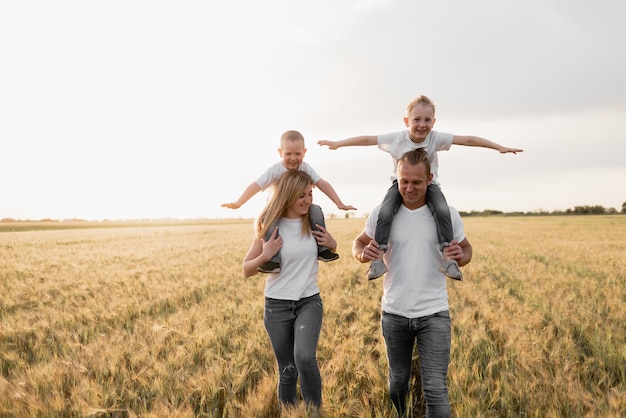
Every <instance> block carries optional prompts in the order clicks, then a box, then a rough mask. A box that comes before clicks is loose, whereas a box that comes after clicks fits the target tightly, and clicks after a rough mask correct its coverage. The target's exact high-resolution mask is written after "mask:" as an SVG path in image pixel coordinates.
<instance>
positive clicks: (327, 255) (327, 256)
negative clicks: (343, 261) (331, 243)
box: [317, 250, 339, 262]
mask: <svg viewBox="0 0 626 418" xmlns="http://www.w3.org/2000/svg"><path fill="white" fill-rule="evenodd" d="M338 258H339V254H337V253H334V252H332V251H331V250H324V251H322V252H320V253H318V254H317V259H318V260H320V261H325V262H329V261H335V260H336V259H338Z"/></svg>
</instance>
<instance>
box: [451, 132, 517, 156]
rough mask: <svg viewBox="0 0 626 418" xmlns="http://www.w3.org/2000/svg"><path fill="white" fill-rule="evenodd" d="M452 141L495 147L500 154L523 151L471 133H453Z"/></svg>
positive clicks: (468, 145)
mask: <svg viewBox="0 0 626 418" xmlns="http://www.w3.org/2000/svg"><path fill="white" fill-rule="evenodd" d="M452 143H453V144H455V145H465V146H467V147H482V148H491V149H495V150H496V151H498V152H500V153H501V154H505V153H507V152H512V153H513V154H517V153H518V152H523V151H524V150H523V149H518V148H509V147H505V146H502V145H500V144H497V143H495V142H493V141H490V140H488V139H485V138H481V137H479V136H472V135H454V136H453V137H452Z"/></svg>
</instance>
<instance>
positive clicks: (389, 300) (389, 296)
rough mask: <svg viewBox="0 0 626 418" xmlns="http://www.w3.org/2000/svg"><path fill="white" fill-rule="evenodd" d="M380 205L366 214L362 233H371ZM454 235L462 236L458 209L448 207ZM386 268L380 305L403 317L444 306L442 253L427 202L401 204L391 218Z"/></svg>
mask: <svg viewBox="0 0 626 418" xmlns="http://www.w3.org/2000/svg"><path fill="white" fill-rule="evenodd" d="M379 211H380V205H379V206H377V207H376V208H375V209H374V210H373V211H372V213H371V214H370V215H369V217H368V218H367V221H366V223H365V233H366V234H367V235H368V236H370V237H373V236H374V233H375V231H376V221H377V219H378V212H379ZM450 217H451V218H452V230H453V235H454V239H455V240H457V241H458V242H461V241H463V240H464V239H465V232H464V230H463V221H462V220H461V216H460V215H459V212H458V211H457V210H456V209H454V208H450ZM384 260H385V264H387V266H388V268H389V271H388V272H387V273H386V274H385V278H384V279H383V290H384V292H383V297H382V304H381V305H382V309H383V311H385V312H388V313H392V314H395V315H401V316H404V317H406V318H419V317H423V316H427V315H432V314H434V313H437V312H441V311H445V310H447V309H448V292H447V291H446V276H445V275H444V274H443V273H442V272H441V271H440V267H441V266H442V264H443V254H442V252H441V251H440V250H439V241H438V239H437V229H436V226H435V220H434V218H433V215H432V212H431V211H430V209H429V208H428V206H427V205H424V206H422V207H420V208H418V209H415V210H410V209H408V208H407V207H406V206H404V205H401V206H400V208H399V209H398V213H397V214H396V215H395V217H394V218H393V223H392V225H391V234H390V235H389V248H388V250H387V251H386V252H385V255H384Z"/></svg>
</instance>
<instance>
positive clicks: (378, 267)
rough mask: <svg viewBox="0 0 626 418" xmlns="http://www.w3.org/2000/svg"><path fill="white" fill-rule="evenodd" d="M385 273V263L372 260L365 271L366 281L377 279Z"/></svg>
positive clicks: (379, 260)
mask: <svg viewBox="0 0 626 418" xmlns="http://www.w3.org/2000/svg"><path fill="white" fill-rule="evenodd" d="M385 273H387V265H385V262H384V261H383V260H381V259H376V260H372V262H371V263H370V268H368V269H367V280H374V279H378V278H379V277H380V276H382V275H383V274H385Z"/></svg>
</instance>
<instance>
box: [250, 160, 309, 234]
mask: <svg viewBox="0 0 626 418" xmlns="http://www.w3.org/2000/svg"><path fill="white" fill-rule="evenodd" d="M312 184H313V180H312V179H311V176H309V175H308V174H307V173H305V172H304V171H300V170H289V171H286V172H285V173H283V175H282V176H280V178H279V179H278V181H277V182H276V184H275V185H274V188H273V189H274V190H273V192H272V196H271V197H270V199H269V200H268V201H267V203H266V204H265V207H264V208H263V210H262V211H261V213H260V214H259V216H258V217H257V219H256V222H255V230H256V235H257V237H264V236H265V234H266V233H267V231H268V230H269V229H270V228H271V227H272V226H273V225H275V224H276V223H277V222H278V220H280V218H282V217H283V216H285V215H286V213H287V209H289V207H290V206H291V205H293V204H294V203H295V202H296V200H298V199H299V198H300V196H301V195H302V193H304V189H306V187H307V186H309V185H312ZM310 232H311V225H310V222H309V216H308V212H307V215H306V216H303V217H302V235H307V234H309V233H310Z"/></svg>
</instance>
